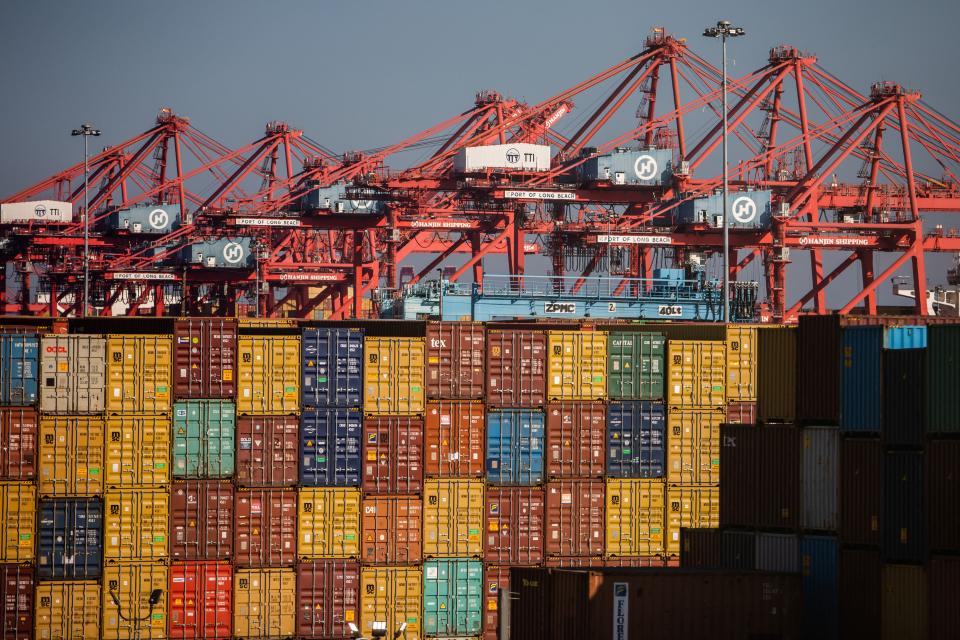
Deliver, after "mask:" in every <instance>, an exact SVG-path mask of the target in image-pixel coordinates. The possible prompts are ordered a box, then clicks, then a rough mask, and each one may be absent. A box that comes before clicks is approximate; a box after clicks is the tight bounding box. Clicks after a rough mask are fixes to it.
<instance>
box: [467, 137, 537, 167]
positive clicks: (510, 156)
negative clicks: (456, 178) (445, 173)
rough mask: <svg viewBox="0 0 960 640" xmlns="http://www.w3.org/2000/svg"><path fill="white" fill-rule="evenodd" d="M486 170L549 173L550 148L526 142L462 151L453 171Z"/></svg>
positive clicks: (471, 148) (468, 148) (469, 148)
mask: <svg viewBox="0 0 960 640" xmlns="http://www.w3.org/2000/svg"><path fill="white" fill-rule="evenodd" d="M485 169H513V170H516V171H549V170H550V147H549V146H548V145H543V144H529V143H526V142H518V143H515V144H491V145H487V146H483V147H466V148H464V149H460V151H458V152H457V155H456V156H454V158H453V170H454V171H457V172H459V173H467V172H471V171H483V170H485Z"/></svg>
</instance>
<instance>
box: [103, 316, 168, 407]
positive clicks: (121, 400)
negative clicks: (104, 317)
mask: <svg viewBox="0 0 960 640" xmlns="http://www.w3.org/2000/svg"><path fill="white" fill-rule="evenodd" d="M172 351H173V342H172V340H171V338H170V337H169V336H160V335H155V336H128V335H111V336H107V402H106V404H107V412H108V413H168V412H169V411H170V398H171V393H170V365H171V362H172Z"/></svg>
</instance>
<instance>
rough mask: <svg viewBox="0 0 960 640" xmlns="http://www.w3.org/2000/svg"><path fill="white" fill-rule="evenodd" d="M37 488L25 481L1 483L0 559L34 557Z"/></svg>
mask: <svg viewBox="0 0 960 640" xmlns="http://www.w3.org/2000/svg"><path fill="white" fill-rule="evenodd" d="M36 516H37V490H36V489H35V488H34V486H33V485H31V484H27V483H25V482H0V522H2V523H3V525H2V526H3V531H2V532H3V535H2V537H0V543H2V547H0V562H30V561H32V560H33V559H34V539H35V534H36Z"/></svg>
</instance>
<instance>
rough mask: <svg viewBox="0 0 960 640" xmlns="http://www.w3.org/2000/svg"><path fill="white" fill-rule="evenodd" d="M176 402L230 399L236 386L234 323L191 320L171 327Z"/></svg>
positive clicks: (234, 393) (205, 319) (216, 320)
mask: <svg viewBox="0 0 960 640" xmlns="http://www.w3.org/2000/svg"><path fill="white" fill-rule="evenodd" d="M173 343H174V349H173V393H174V397H176V398H232V397H234V396H235V395H236V384H237V321H236V320H226V319H223V318H203V319H198V318H190V319H185V320H177V321H176V322H175V323H174V325H173Z"/></svg>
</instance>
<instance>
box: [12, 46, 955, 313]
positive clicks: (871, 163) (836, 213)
mask: <svg viewBox="0 0 960 640" xmlns="http://www.w3.org/2000/svg"><path fill="white" fill-rule="evenodd" d="M728 82H729V86H730V91H731V94H732V101H731V108H730V114H729V130H728V134H729V136H730V138H731V140H732V141H733V142H734V143H735V144H736V145H737V146H736V151H735V153H734V154H733V156H732V163H731V166H730V175H731V189H732V190H734V191H739V190H747V189H751V190H753V189H764V190H769V191H770V192H771V194H772V203H773V211H774V215H773V217H772V222H771V224H770V225H769V227H768V228H762V229H743V230H739V229H737V230H731V248H732V251H733V256H732V259H731V276H732V279H734V280H735V279H736V278H737V276H738V275H740V274H742V273H743V270H744V269H745V268H746V267H747V266H748V265H751V264H757V265H759V266H760V269H762V274H763V275H762V279H763V285H764V291H765V293H766V302H765V305H766V310H767V313H766V314H765V317H767V318H769V319H771V320H775V321H791V320H792V319H794V318H795V317H796V315H797V314H798V313H799V312H800V311H801V309H804V308H805V307H809V306H810V305H812V309H813V310H815V311H816V312H818V313H823V312H826V311H827V307H826V298H825V295H826V291H827V289H828V287H830V285H831V283H833V282H834V281H836V280H837V278H838V277H839V276H841V275H842V274H843V273H844V272H846V271H847V270H848V269H850V268H851V267H853V266H854V265H858V266H859V272H860V278H861V283H862V287H860V288H859V289H858V291H857V292H856V294H855V295H853V296H852V297H850V298H849V300H848V301H847V302H846V303H845V304H843V306H842V308H841V309H840V311H841V312H842V313H847V312H849V311H851V310H852V309H854V308H855V307H858V306H861V305H862V306H864V307H865V308H866V310H867V311H868V312H870V313H875V312H876V306H877V302H876V300H877V295H876V294H877V287H878V286H879V285H880V284H881V283H883V282H885V281H887V280H889V278H890V276H891V275H892V274H894V273H895V272H897V271H898V270H899V269H900V268H901V267H903V266H905V265H906V264H908V263H909V265H910V267H911V268H912V278H913V282H914V289H915V290H916V291H918V292H924V291H926V288H927V287H926V265H925V258H926V256H927V255H929V254H930V253H932V252H951V253H956V252H960V237H958V235H957V233H956V231H955V230H949V231H948V232H946V233H945V232H944V231H943V228H942V226H937V227H936V228H931V225H930V224H929V223H928V224H927V228H926V229H925V227H924V224H923V218H922V216H923V214H939V213H948V214H953V213H958V212H960V186H958V180H957V173H958V170H960V125H957V124H955V123H954V122H953V121H952V120H950V119H949V118H948V117H946V116H944V115H942V114H941V113H939V112H938V111H936V110H935V109H933V108H932V107H930V106H928V105H927V104H925V103H924V102H923V101H922V100H921V97H920V94H919V93H917V92H913V91H909V90H906V89H905V88H903V87H902V86H900V85H898V84H894V83H890V82H879V83H876V84H874V85H873V86H872V87H871V89H870V92H869V95H863V94H860V93H858V92H857V91H855V90H854V89H852V88H850V87H849V86H848V85H846V84H844V83H843V82H842V81H840V80H839V79H837V78H836V77H834V76H833V75H831V74H830V73H829V72H827V71H826V70H824V69H823V68H822V67H820V66H819V65H818V64H817V60H816V58H815V57H814V56H812V55H809V54H806V53H803V52H801V51H800V50H798V49H796V48H793V47H787V46H778V47H775V48H774V49H772V50H771V51H770V55H769V59H768V60H767V62H766V64H765V65H764V66H762V67H760V68H758V69H756V70H755V71H753V72H751V73H748V74H746V75H744V76H743V77H740V78H735V79H731V80H729V81H728ZM720 86H721V77H720V72H719V71H718V69H717V68H715V67H714V66H713V65H711V64H710V63H709V62H707V61H706V60H705V59H704V58H702V57H700V56H698V55H697V54H695V53H694V52H692V51H691V50H690V48H689V47H688V46H687V45H686V44H685V42H684V41H682V40H679V39H676V38H674V37H671V36H669V35H667V34H666V33H665V32H664V31H663V30H662V29H654V30H653V32H652V34H651V35H650V36H649V37H648V38H647V40H646V42H645V48H644V50H643V51H642V52H640V53H638V54H637V55H635V56H633V57H631V58H629V59H627V60H624V61H622V62H620V63H618V64H616V65H614V66H612V67H610V68H608V69H606V70H604V71H602V72H600V73H598V74H596V75H594V76H592V77H590V78H588V79H587V80H585V81H583V82H581V83H579V84H576V85H575V86H573V87H571V88H569V89H567V90H565V91H562V92H560V93H558V94H557V95H555V96H553V97H551V98H549V99H547V100H544V101H543V102H540V103H538V104H532V105H531V104H525V103H523V102H520V101H517V100H513V99H509V98H505V97H503V96H501V95H500V94H499V93H497V92H494V91H484V92H481V93H479V94H478V95H477V97H476V100H475V103H474V105H473V106H472V107H471V108H470V109H469V110H467V111H465V112H464V113H462V114H459V115H457V116H455V117H453V118H450V119H448V120H446V121H444V122H441V123H438V124H437V125H436V126H434V127H431V128H430V129H427V130H425V131H422V132H420V133H418V134H416V135H414V136H411V137H409V138H407V139H405V140H403V141H401V142H399V143H397V144H394V145H391V146H388V147H383V148H380V149H375V150H368V151H365V152H345V153H333V152H331V151H330V150H329V149H327V148H325V147H324V146H323V145H321V144H319V143H318V142H315V141H314V140H312V139H311V138H309V137H308V136H306V135H304V133H303V132H302V131H299V130H295V129H293V128H291V127H289V126H288V125H286V124H284V123H278V122H277V123H270V124H269V125H267V127H266V130H265V132H264V134H263V136H261V137H260V138H258V139H257V140H255V141H253V142H251V143H250V144H247V145H245V146H243V147H240V148H238V149H230V148H227V147H226V146H224V145H223V144H220V143H219V142H217V141H216V140H214V139H212V138H211V137H209V136H207V135H205V134H204V133H202V132H201V131H199V130H197V129H196V128H194V127H193V126H192V125H191V123H190V122H189V121H188V120H187V119H186V118H182V117H179V116H176V115H174V114H173V113H172V112H171V111H170V110H167V109H164V110H162V111H161V112H160V115H159V116H158V118H157V120H156V123H155V125H154V126H153V127H151V128H150V129H148V130H147V131H145V132H144V133H142V134H140V135H137V136H134V137H132V138H130V139H129V140H126V141H124V142H122V143H120V144H117V145H115V146H112V147H110V148H107V149H105V150H104V151H102V152H101V153H98V154H96V155H94V156H92V157H91V158H90V162H89V166H90V180H89V185H90V187H89V194H88V195H89V211H90V222H91V224H92V225H93V226H94V228H95V229H97V231H96V232H95V233H94V234H93V235H92V237H91V245H90V246H91V258H90V259H91V273H92V274H93V276H92V283H91V284H92V294H91V297H92V300H91V302H92V303H93V305H94V308H95V309H97V312H98V313H99V314H101V315H111V314H116V313H123V314H129V315H168V314H174V313H176V314H191V313H205V314H224V315H232V314H235V313H238V311H239V312H241V313H256V314H257V315H261V316H279V315H289V316H294V317H307V316H309V315H311V314H313V313H315V312H316V311H317V310H318V309H321V308H322V309H324V313H325V315H326V316H327V317H330V318H333V319H337V318H347V317H360V316H362V315H365V314H369V313H375V312H376V311H375V307H374V308H373V309H371V308H368V307H366V305H364V304H363V301H364V299H369V297H370V295H371V292H372V291H373V290H375V289H380V290H386V291H390V290H397V289H398V288H399V286H400V284H401V275H402V274H401V269H400V266H401V265H403V264H404V263H405V261H407V263H408V264H409V263H415V264H416V265H417V267H416V268H415V269H414V271H413V273H412V274H411V275H410V277H409V278H404V284H410V283H415V282H417V281H419V280H421V279H424V278H425V277H427V276H428V275H429V274H431V273H432V272H434V271H435V270H436V269H437V268H438V267H445V266H446V265H447V264H448V263H449V264H452V265H453V266H452V267H449V268H448V269H449V270H448V272H447V276H448V278H449V279H450V280H452V281H456V280H459V279H461V278H464V277H472V278H473V280H474V281H476V282H481V281H482V278H483V268H484V258H485V257H487V256H492V255H494V254H498V255H500V256H505V258H506V264H507V271H508V272H509V274H511V275H514V276H517V277H522V276H523V274H524V271H525V261H526V257H527V256H528V255H529V254H541V255H546V256H549V257H550V264H551V265H552V272H553V274H554V275H565V276H574V278H573V279H570V278H564V280H563V281H564V282H570V281H571V280H572V281H573V284H572V285H571V286H572V287H573V288H574V289H576V288H579V287H581V286H583V284H584V283H585V282H586V281H587V278H589V277H591V276H593V275H596V274H598V273H601V272H602V273H604V274H606V275H608V276H614V277H622V278H623V283H624V284H623V286H624V287H626V286H637V284H636V282H637V280H635V279H643V278H648V277H649V276H650V274H651V270H652V268H653V266H654V264H655V262H659V263H663V262H664V261H667V262H672V263H673V264H681V263H683V262H684V261H685V260H686V259H687V258H688V257H689V256H690V255H692V254H700V255H706V256H716V255H717V254H718V252H719V251H720V250H721V246H722V245H721V231H720V229H717V228H714V227H711V226H709V225H706V224H687V225H681V226H676V225H674V226H671V227H664V226H663V221H664V220H669V219H670V216H671V214H672V212H673V211H674V210H675V209H676V208H677V207H679V206H681V205H682V203H684V202H685V201H688V200H691V199H694V198H697V197H700V196H704V195H709V194H712V193H714V192H715V190H716V189H717V188H718V187H719V186H720V178H719V174H720V166H719V162H718V160H717V156H718V155H719V154H718V153H717V150H718V147H719V145H720V143H721V137H722V133H723V132H722V131H721V128H722V125H721V124H720V117H719V116H720V106H719V105H720V98H721V94H720V91H721V90H720ZM576 102H583V103H585V104H592V105H593V107H592V108H590V109H588V110H586V111H583V112H582V113H581V112H580V111H579V110H577V109H576V108H575V103H576ZM628 109H630V110H632V109H636V111H635V112H634V113H628V112H627V110H628ZM624 122H626V123H627V124H624ZM568 124H569V126H567V125H568ZM698 124H699V127H698ZM508 142H515V143H519V142H530V143H537V144H548V145H550V146H551V149H552V155H553V158H552V165H551V169H550V170H549V171H547V172H523V171H513V172H505V171H486V172H481V173H479V174H477V173H474V174H471V175H463V174H457V173H456V172H455V171H454V169H453V158H454V156H455V154H456V153H457V152H458V151H459V150H460V149H463V148H465V147H474V146H482V145H488V144H502V143H508ZM626 145H636V146H638V147H640V148H660V149H670V150H672V154H673V166H674V168H675V169H674V171H673V176H672V179H671V180H670V182H669V183H668V184H663V185H657V186H629V185H615V184H611V183H610V182H609V181H607V182H604V181H594V182H592V183H583V182H582V181H576V180H573V179H572V177H573V176H576V175H577V171H578V167H580V166H581V165H582V164H583V163H584V162H586V161H587V160H588V159H589V158H591V157H595V156H597V155H598V154H604V153H608V152H611V151H613V150H615V149H617V148H620V147H624V146H626ZM424 150H426V151H428V152H429V157H427V158H426V160H423V161H421V162H419V163H417V164H415V165H413V166H410V167H409V168H406V169H403V170H391V169H388V163H389V162H390V160H391V158H393V157H396V156H398V155H399V154H402V153H406V152H411V151H418V152H421V153H422V152H423V151H424ZM83 170H84V165H83V163H78V164H76V165H74V166H72V167H69V168H67V169H65V170H63V171H61V172H60V173H57V174H55V175H53V176H51V177H49V178H47V179H45V180H43V181H41V182H38V183H37V184H35V185H33V186H31V187H28V188H26V189H24V190H22V191H20V192H18V193H16V194H12V195H11V196H9V197H7V198H5V199H4V200H3V202H20V201H28V200H35V199H41V198H52V199H56V200H68V201H70V202H72V203H73V204H74V210H75V211H78V213H79V214H80V215H79V216H78V217H75V220H78V219H79V220H81V221H82V216H83V215H85V214H86V212H84V211H82V210H80V209H79V208H78V205H79V204H81V203H82V202H83V195H84V193H83V191H84V187H83V185H84V182H83V178H84V174H83ZM838 176H843V179H840V178H838ZM331 185H342V187H343V189H344V190H345V193H346V194H347V197H349V198H351V199H353V201H355V202H363V203H377V206H376V207H369V211H367V212H365V213H356V212H353V213H345V212H338V211H334V210H330V209H324V208H323V207H322V206H321V207H315V208H308V209H304V207H303V206H300V205H299V203H301V202H302V201H303V198H304V197H305V196H307V195H308V194H310V193H311V192H315V191H317V190H318V189H321V188H323V187H329V186H331ZM550 193H554V194H556V193H562V194H563V198H562V199H551V198H550V197H549V196H548V195H547V194H550ZM160 203H172V204H175V205H178V206H179V207H180V211H181V215H182V219H181V223H180V225H179V226H178V227H177V228H176V229H175V230H173V231H171V232H170V233H166V234H164V235H161V236H153V237H148V236H145V235H142V234H137V233H133V232H130V231H129V230H113V231H106V230H103V229H102V228H100V227H98V223H100V222H101V221H102V220H104V219H105V218H106V217H107V216H109V215H110V213H111V212H114V211H117V210H121V209H125V208H129V207H134V206H138V205H154V204H160ZM654 235H655V237H656V238H657V243H658V244H650V243H648V242H647V240H648V239H649V238H651V237H653V236H654ZM237 236H242V237H247V238H251V239H252V247H253V249H254V254H255V261H254V265H252V266H250V267H249V268H214V267H209V266H204V265H202V264H197V263H192V262H187V261H185V260H183V259H182V258H181V250H182V249H183V248H184V247H186V246H188V245H190V244H192V243H195V242H198V241H203V240H206V239H211V238H224V237H237ZM4 238H5V239H4V241H3V244H2V250H3V258H4V261H5V262H6V263H7V265H8V269H6V270H5V271H4V274H3V276H2V277H3V278H4V283H3V286H2V287H0V295H2V301H0V302H2V305H3V310H4V312H5V313H30V314H48V315H52V316H66V315H75V314H77V313H78V310H79V309H80V308H81V305H82V300H81V297H82V290H83V286H82V278H81V277H80V275H79V274H81V273H82V268H81V265H82V261H83V255H82V246H83V242H82V238H83V223H82V222H76V221H75V222H73V223H70V224H59V225H58V224H43V225H41V224H38V223H22V224H14V225H6V226H5V231H4ZM791 249H792V250H794V252H797V251H798V250H799V251H801V252H806V253H808V254H809V267H808V268H809V272H810V282H811V283H812V285H811V286H810V288H809V290H808V291H807V292H806V293H805V294H803V295H802V296H801V297H800V298H799V299H798V300H796V301H795V302H793V303H792V304H788V301H787V299H786V293H785V292H786V281H787V275H788V266H789V265H790V264H791V259H790V250H791ZM887 252H889V253H891V254H892V255H893V256H894V259H893V262H892V263H891V264H890V265H889V266H887V267H886V268H884V269H883V270H882V271H881V272H879V273H878V272H877V271H878V269H877V268H876V267H875V258H874V256H875V255H876V254H878V253H887ZM830 254H833V255H834V256H835V257H834V258H833V259H832V260H826V258H827V256H828V255H830ZM801 255H802V253H801ZM803 257H806V256H803ZM614 258H615V259H614ZM837 260H839V262H838V263H836V262H837ZM803 262H804V264H800V262H797V263H796V264H794V266H793V267H791V268H790V272H791V273H795V272H796V270H797V269H800V268H807V267H806V265H805V261H803ZM827 262H834V263H836V266H833V268H831V269H830V270H829V271H827V268H826V267H825V264H826V263H827ZM11 265H12V267H11ZM408 269H409V267H408ZM10 274H13V275H14V281H13V282H7V281H6V280H7V278H8V276H9V275H10ZM558 281H559V279H558ZM628 282H629V283H632V284H630V285H628V284H627V283H628ZM561 293H562V292H561V291H559V290H558V294H561ZM239 305H247V306H246V307H243V308H238V306H239ZM916 313H918V314H925V313H927V305H926V303H925V300H924V296H923V295H922V294H918V295H917V300H916Z"/></svg>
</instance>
